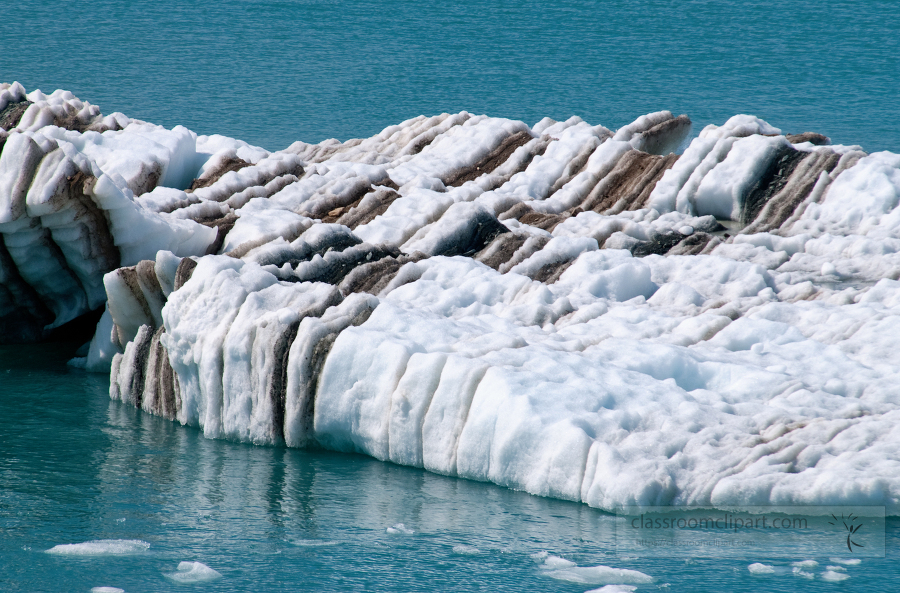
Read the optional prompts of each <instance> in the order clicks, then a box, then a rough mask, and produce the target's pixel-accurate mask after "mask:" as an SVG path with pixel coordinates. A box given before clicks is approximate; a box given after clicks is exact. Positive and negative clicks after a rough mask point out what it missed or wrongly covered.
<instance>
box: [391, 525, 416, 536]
mask: <svg viewBox="0 0 900 593" xmlns="http://www.w3.org/2000/svg"><path fill="white" fill-rule="evenodd" d="M386 531H387V533H389V534H391V535H412V534H413V533H415V531H413V530H412V529H410V528H409V527H407V526H406V525H404V524H403V523H397V524H396V525H394V526H393V527H388V528H387V529H386Z"/></svg>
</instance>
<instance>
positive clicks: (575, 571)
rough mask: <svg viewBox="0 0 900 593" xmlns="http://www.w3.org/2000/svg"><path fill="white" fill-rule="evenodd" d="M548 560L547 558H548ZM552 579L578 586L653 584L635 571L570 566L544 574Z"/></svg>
mask: <svg viewBox="0 0 900 593" xmlns="http://www.w3.org/2000/svg"><path fill="white" fill-rule="evenodd" d="M548 559H549V558H548ZM544 576H548V577H550V578H552V579H557V580H559V581H568V582H570V583H577V584H579V585H614V584H627V585H630V584H634V585H644V584H647V583H652V582H653V577H651V576H650V575H648V574H644V573H642V572H639V571H637V570H629V569H627V568H613V567H611V566H603V565H600V566H572V567H569V568H562V569H559V570H548V571H546V572H545V573H544Z"/></svg>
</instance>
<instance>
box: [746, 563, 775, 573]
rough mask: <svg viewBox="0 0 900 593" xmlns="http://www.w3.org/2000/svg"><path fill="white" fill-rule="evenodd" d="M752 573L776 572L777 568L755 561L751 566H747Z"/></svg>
mask: <svg viewBox="0 0 900 593" xmlns="http://www.w3.org/2000/svg"><path fill="white" fill-rule="evenodd" d="M747 570H749V571H750V572H751V573H752V574H772V573H774V572H775V569H774V568H773V567H771V566H769V565H768V564H763V563H762V562H754V563H753V564H751V565H750V566H748V567H747Z"/></svg>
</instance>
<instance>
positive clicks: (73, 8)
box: [0, 0, 900, 151]
mask: <svg viewBox="0 0 900 593" xmlns="http://www.w3.org/2000/svg"><path fill="white" fill-rule="evenodd" d="M2 13H3V15H2V18H0V81H3V80H6V81H10V82H11V81H12V80H19V81H21V82H22V83H23V84H25V85H26V87H27V88H28V89H34V88H41V89H43V90H44V91H47V92H49V91H52V90H54V89H56V88H65V89H69V90H71V91H73V92H74V93H75V94H76V95H78V96H79V97H81V98H82V99H84V100H88V101H91V102H92V103H95V104H98V105H100V107H101V108H102V109H103V111H104V112H106V113H109V112H112V111H122V112H123V113H126V114H127V115H129V116H132V117H137V118H141V119H145V120H148V121H152V122H154V123H159V124H163V125H165V126H169V127H171V126H174V125H177V124H183V125H186V126H187V127H189V128H191V129H193V130H195V131H197V132H198V133H203V134H213V133H220V134H226V135H229V136H234V137H237V138H241V139H244V140H247V141H248V142H251V143H254V144H259V145H261V146H264V147H266V148H269V149H280V148H283V147H285V146H287V145H289V144H290V143H291V142H294V141H295V140H304V141H307V142H318V141H320V140H323V139H325V138H330V137H336V138H339V139H342V140H346V139H348V138H354V137H367V136H370V135H372V134H374V133H376V132H378V131H380V130H382V129H383V128H384V127H385V126H387V125H391V124H395V123H398V122H400V121H402V120H404V119H407V118H410V117H414V116H416V115H419V114H426V115H432V114H436V113H441V112H444V111H447V112H458V111H461V110H468V111H470V112H473V113H487V114H489V115H494V116H499V117H510V118H515V119H522V120H524V121H525V122H527V123H529V124H533V123H535V122H537V121H538V120H539V119H541V118H542V117H544V116H550V117H553V118H555V119H566V118H568V117H569V116H571V115H579V116H581V117H583V118H584V119H585V120H587V121H589V122H591V123H594V124H597V123H600V124H604V125H606V126H607V127H613V128H616V127H620V126H622V125H624V124H626V123H628V122H630V121H632V120H634V119H635V117H637V116H638V115H641V114H644V113H647V112H650V111H657V110H660V109H669V110H672V111H674V112H676V113H679V112H681V113H687V114H688V115H690V116H691V118H692V119H693V120H694V122H695V124H696V125H695V132H696V131H697V130H699V129H700V128H702V126H704V125H706V124H708V123H719V124H720V123H722V122H723V121H724V120H725V119H727V118H728V117H730V116H732V115H734V114H736V113H752V114H755V115H758V116H760V117H762V118H763V119H766V120H768V121H770V122H771V123H772V124H774V125H776V126H779V127H781V128H782V129H784V130H785V131H788V132H800V131H806V130H812V131H817V132H821V133H824V134H827V135H829V136H831V137H832V139H833V140H834V141H835V142H839V143H843V144H862V145H863V146H864V147H865V148H866V149H867V150H869V151H874V150H885V149H891V150H894V151H898V150H900V117H897V113H898V112H900V92H898V88H900V87H898V83H900V35H898V30H900V2H897V1H896V0H868V1H866V2H859V1H856V0H830V1H829V2H815V1H812V0H791V1H787V0H774V1H772V0H765V1H763V0H740V1H722V0H715V1H712V0H685V1H683V2H671V1H669V0H609V1H603V2H597V1H595V2H590V1H588V2H585V1H578V2H576V1H571V0H558V1H554V2H546V1H535V0H517V1H515V2H511V1H506V0H467V1H466V2H457V1H453V0H450V1H447V2H419V1H415V0H392V1H391V2H383V1H382V2H376V1H373V0H220V1H218V2H188V1H185V0H156V1H154V2H145V3H139V4H136V3H133V2H122V1H121V0H93V1H92V2H90V3H85V2H80V1H75V0H20V1H15V2H12V1H11V2H5V3H4V5H3V10H2Z"/></svg>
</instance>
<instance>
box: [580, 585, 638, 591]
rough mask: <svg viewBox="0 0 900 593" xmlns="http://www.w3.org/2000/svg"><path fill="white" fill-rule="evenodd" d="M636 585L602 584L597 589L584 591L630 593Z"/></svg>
mask: <svg viewBox="0 0 900 593" xmlns="http://www.w3.org/2000/svg"><path fill="white" fill-rule="evenodd" d="M636 590H637V587H635V586H634V585H604V586H603V587H600V588H599V589H591V590H590V591H585V592H584V593H631V592H632V591H636Z"/></svg>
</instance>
